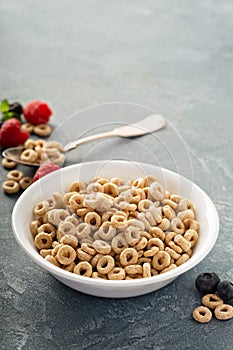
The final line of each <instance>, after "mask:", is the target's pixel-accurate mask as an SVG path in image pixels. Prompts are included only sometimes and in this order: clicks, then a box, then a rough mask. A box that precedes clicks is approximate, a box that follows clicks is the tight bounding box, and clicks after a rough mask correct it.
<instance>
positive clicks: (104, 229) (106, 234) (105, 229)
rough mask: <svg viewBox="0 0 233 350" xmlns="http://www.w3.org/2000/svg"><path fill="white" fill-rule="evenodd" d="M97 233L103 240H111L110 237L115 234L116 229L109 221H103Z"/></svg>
mask: <svg viewBox="0 0 233 350" xmlns="http://www.w3.org/2000/svg"><path fill="white" fill-rule="evenodd" d="M98 234H99V237H100V238H102V239H103V240H104V241H111V239H112V238H113V237H115V236H116V234H117V230H116V228H115V227H113V226H112V224H111V222H109V221H105V222H103V224H102V225H101V226H100V228H99V230H98Z"/></svg>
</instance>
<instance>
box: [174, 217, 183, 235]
mask: <svg viewBox="0 0 233 350" xmlns="http://www.w3.org/2000/svg"><path fill="white" fill-rule="evenodd" d="M171 230H172V231H174V232H175V233H178V234H181V235H182V234H183V233H184V230H185V227H184V223H183V222H182V221H181V219H179V218H174V219H172V221H171Z"/></svg>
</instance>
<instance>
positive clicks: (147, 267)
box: [142, 262, 151, 278]
mask: <svg viewBox="0 0 233 350" xmlns="http://www.w3.org/2000/svg"><path fill="white" fill-rule="evenodd" d="M142 277H143V278H147V277H151V264H150V263H148V262H145V263H144V264H143V265H142Z"/></svg>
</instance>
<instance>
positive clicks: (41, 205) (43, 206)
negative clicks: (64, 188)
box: [33, 201, 49, 216]
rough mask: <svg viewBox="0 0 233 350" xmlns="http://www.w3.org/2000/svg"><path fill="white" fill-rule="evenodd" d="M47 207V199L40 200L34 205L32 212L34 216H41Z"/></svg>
mask: <svg viewBox="0 0 233 350" xmlns="http://www.w3.org/2000/svg"><path fill="white" fill-rule="evenodd" d="M48 207H49V203H48V201H41V202H39V203H37V204H36V206H35V207H34V210H33V213H34V214H35V215H36V216H43V215H45V214H46V213H47V210H48Z"/></svg>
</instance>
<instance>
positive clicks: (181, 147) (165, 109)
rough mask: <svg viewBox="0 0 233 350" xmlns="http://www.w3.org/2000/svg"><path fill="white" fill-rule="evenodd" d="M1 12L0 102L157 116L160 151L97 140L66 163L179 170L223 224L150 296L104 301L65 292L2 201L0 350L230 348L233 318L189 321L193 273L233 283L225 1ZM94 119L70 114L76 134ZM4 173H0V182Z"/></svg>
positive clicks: (47, 4) (11, 3)
mask: <svg viewBox="0 0 233 350" xmlns="http://www.w3.org/2000/svg"><path fill="white" fill-rule="evenodd" d="M0 14H1V21H0V89H1V90H0V91H1V96H0V97H1V98H9V99H10V100H19V101H21V102H22V103H26V102H28V101H30V100H32V99H35V98H41V99H44V100H45V101H48V102H49V103H50V104H51V106H52V108H53V110H54V117H53V125H54V126H57V125H59V124H60V123H61V122H62V121H63V120H64V119H66V118H67V117H68V116H70V115H71V114H73V113H74V112H76V111H78V110H80V109H82V108H85V107H88V106H91V105H94V104H99V103H103V102H109V101H124V102H133V103H136V104H141V105H145V106H148V107H150V108H153V109H157V110H159V111H160V113H162V114H163V115H164V116H166V118H167V120H168V122H169V123H170V124H169V123H168V126H167V129H166V130H164V131H163V132H160V133H159V134H158V135H159V137H160V138H161V139H160V140H161V141H162V142H157V141H158V140H157V139H156V142H154V140H155V139H153V138H152V137H151V136H147V137H143V138H141V139H138V140H137V143H132V144H131V141H127V140H126V141H124V142H119V140H114V141H113V140H112V141H108V144H107V145H108V149H109V153H108V154H106V152H105V149H106V144H104V143H97V144H95V146H96V147H93V145H92V146H89V145H87V146H83V147H82V148H80V150H79V152H78V153H73V155H71V156H70V158H69V159H68V161H67V162H68V163H72V162H74V161H81V160H86V159H88V160H90V159H91V160H92V159H103V158H108V157H122V155H124V157H126V158H129V159H133V160H140V161H145V162H151V163H154V164H160V165H162V166H164V167H168V168H171V169H175V170H179V172H180V173H182V174H183V175H185V176H187V177H189V178H191V179H193V180H194V181H195V182H196V183H197V184H198V185H200V186H201V187H202V188H203V189H204V190H205V191H206V192H207V193H208V194H209V195H210V197H211V198H212V199H213V201H214V203H215V205H216V207H217V209H218V212H219V216H220V222H221V226H220V233H219V238H218V241H217V243H216V245H215V247H214V249H213V250H212V251H211V253H210V254H209V255H208V257H207V258H206V259H204V261H203V262H202V263H200V264H199V265H198V266H197V267H196V268H194V269H192V270H191V271H189V272H187V273H186V274H185V275H183V276H181V277H179V278H178V279H177V280H176V281H175V282H173V283H172V284H170V285H168V286H167V287H165V288H163V289H161V290H159V291H157V292H154V293H151V294H149V295H145V296H141V297H138V298H132V299H122V300H111V299H109V300H108V299H101V298H95V297H91V296H87V295H83V294H81V293H78V292H75V291H73V290H71V289H69V288H68V287H65V286H64V285H62V284H60V283H59V282H58V281H56V280H55V279H54V278H53V277H51V276H50V275H49V274H48V273H46V272H45V271H43V270H42V269H40V268H39V267H37V266H36V265H35V264H34V263H32V262H31V261H30V260H29V258H27V256H26V255H25V254H24V253H23V251H22V250H21V249H20V248H19V247H18V245H17V243H16V241H15V239H14V237H13V233H12V230H11V225H10V214H11V211H12V208H13V206H14V203H15V200H16V197H14V198H12V197H11V198H9V197H7V196H5V195H3V194H2V193H1V201H0V206H1V207H0V213H1V214H0V215H1V226H0V240H1V258H0V267H1V272H0V273H1V284H0V289H1V306H0V308H1V309H0V315H1V325H0V327H1V339H0V343H1V349H4V350H11V349H17V350H41V349H70V350H71V349H74V350H76V349H85V350H87V349H102V348H105V349H118V350H120V349H156V350H163V349H166V350H167V349H191V348H192V349H218V350H219V349H224V350H228V349H229V350H230V349H232V345H230V344H232V343H233V333H232V320H231V321H228V322H220V321H217V320H215V319H214V320H212V322H211V323H209V324H205V325H200V324H198V323H195V321H193V320H192V317H191V313H192V310H193V308H194V307H195V306H197V305H198V304H199V302H200V300H199V295H198V293H197V292H196V291H195V289H194V279H195V277H196V276H197V274H199V273H200V272H202V271H212V270H213V271H216V272H218V273H219V274H220V275H221V277H223V278H229V279H232V276H233V267H232V266H233V248H232V246H233V244H232V243H233V240H232V196H233V186H232V183H233V161H232V133H233V119H232V110H233V102H232V101H233V99H232V91H233V73H232V72H233V44H232V33H233V21H232V18H233V2H232V1H231V0H228V1H227V0H222V1H217V0H216V1H214V0H212V1H211V0H205V1H201V0H200V1H185V0H173V1H172V0H170V1H159V0H158V1H143V2H142V1H127V2H126V1H123V0H119V1H111V0H110V1H109V0H102V1H97V0H93V1H89V0H87V1H79V0H78V1H77V0H69V1H66V2H65V1H61V0H59V1H58V0H50V1H45V0H40V1H38V2H36V1H32V0H24V1H17V0H1V1H0ZM102 118H103V117H102V116H101V113H100V115H99V116H98V117H96V118H92V119H90V120H86V119H85V118H82V117H80V119H79V122H78V125H77V128H76V131H75V132H74V133H75V135H76V136H79V135H81V134H82V133H85V132H86V131H87V130H88V129H90V128H92V127H94V128H95V127H96V128H97V129H98V126H99V125H100V124H101V123H103V122H106V121H105V120H103V119H102ZM114 118H115V119H114ZM114 118H113V119H111V120H109V122H111V121H112V120H113V121H122V120H121V117H119V116H118V115H116V116H115V117H114ZM136 119H139V116H137V118H136V117H135V116H133V115H130V116H129V119H128V120H126V122H127V121H133V120H136ZM101 128H102V129H104V127H103V126H102V127H100V129H101ZM97 129H95V130H94V131H100V130H97ZM90 131H92V130H90ZM58 135H60V137H61V133H59V130H58ZM66 137H69V136H68V135H67V134H66ZM66 141H68V139H66ZM131 145H132V146H133V147H138V151H137V152H132V147H130V146H131ZM135 145H136V146H135ZM145 150H148V152H146V151H145ZM189 157H190V158H189ZM27 172H28V173H29V174H30V170H29V169H27ZM5 175H6V172H5V170H3V169H1V171H0V179H1V182H2V181H3V179H4V178H5Z"/></svg>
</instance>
